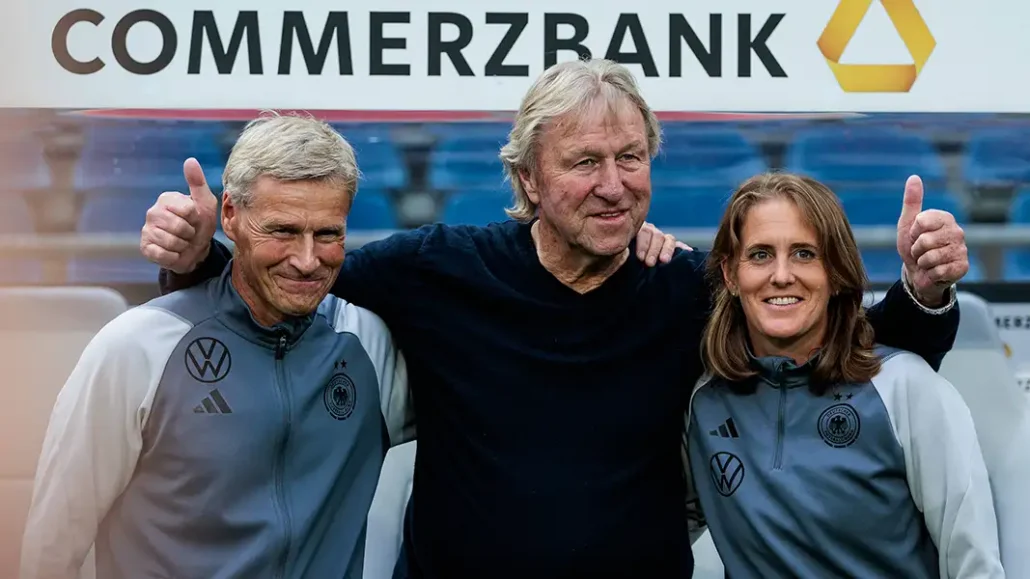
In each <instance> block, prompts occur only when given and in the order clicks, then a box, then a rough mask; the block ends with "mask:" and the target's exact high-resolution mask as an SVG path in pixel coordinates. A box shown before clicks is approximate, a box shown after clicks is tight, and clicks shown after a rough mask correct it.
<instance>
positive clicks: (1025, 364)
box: [991, 303, 1030, 395]
mask: <svg viewBox="0 0 1030 579" xmlns="http://www.w3.org/2000/svg"><path fill="white" fill-rule="evenodd" d="M991 313H992V314H994V321H995V323H996V324H997V325H998V333H1000V334H1001V339H1002V341H1004V342H1005V355H1006V356H1007V357H1008V359H1009V363H1010V364H1011V365H1012V370H1013V371H1014V372H1015V373H1016V379H1017V381H1018V382H1019V387H1020V388H1021V389H1022V390H1023V391H1024V392H1026V393H1027V395H1030V303H1025V304H991Z"/></svg>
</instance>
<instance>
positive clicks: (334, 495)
mask: <svg viewBox="0 0 1030 579" xmlns="http://www.w3.org/2000/svg"><path fill="white" fill-rule="evenodd" d="M231 267H232V265H231V264H230V266H229V267H227V268H226V270H225V273H224V274H223V275H222V276H221V277H220V278H214V279H212V280H210V281H209V282H207V283H204V284H201V285H199V286H197V287H194V288H191V289H188V290H183V291H180V292H175V293H173V294H169V295H167V296H164V297H161V298H158V299H155V300H153V301H151V302H149V303H147V304H144V305H142V306H139V307H137V308H133V309H132V310H130V311H128V312H126V313H124V314H122V315H121V316H119V317H118V318H116V319H115V320H113V321H112V322H111V323H110V324H108V325H107V326H106V327H104V328H103V329H102V330H101V331H100V332H99V333H98V334H97V335H96V336H95V337H94V339H93V340H92V342H91V343H90V344H89V345H88V346H87V347H86V349H85V351H84V352H83V354H82V357H81V359H80V361H79V363H78V365H77V366H76V367H75V369H74V371H73V372H72V374H71V377H70V378H69V379H68V381H67V383H66V384H65V386H64V388H63V390H62V391H61V393H60V395H59V396H58V399H57V402H56V405H55V408H54V410H53V414H52V417H51V420H50V425H49V428H48V431H47V435H46V439H45V442H44V447H43V451H42V456H41V457H40V461H39V469H38V472H37V475H36V484H35V492H34V494H33V499H32V506H31V510H30V513H29V517H28V525H27V529H26V533H25V538H24V545H23V555H22V563H21V565H22V576H23V577H25V578H28V579H37V578H38V579H44V578H45V579H51V578H65V577H68V578H71V577H76V576H77V572H78V569H79V567H80V566H81V565H82V562H83V560H84V559H85V557H86V555H87V553H88V552H89V550H90V548H91V546H92V545H94V543H95V546H96V564H97V577H102V578H104V579H123V578H124V579H142V578H146V577H151V578H168V579H171V578H175V579H192V578H197V579H199V578H204V579H219V578H229V577H233V578H242V577H247V578H263V579H264V578H269V579H272V578H286V577H337V578H357V577H360V576H361V568H362V561H363V554H364V543H365V528H366V521H367V515H368V509H369V506H370V504H371V502H372V497H373V494H374V492H375V489H376V485H377V482H378V480H379V472H380V467H381V465H382V462H383V457H384V455H385V452H386V450H387V449H388V447H389V445H390V444H391V443H393V444H399V443H400V442H402V441H405V440H408V439H410V438H412V436H413V432H412V421H411V416H410V414H409V412H408V408H409V407H408V400H407V397H408V394H407V392H408V391H407V376H406V371H405V365H404V360H403V359H402V357H401V356H400V354H399V353H398V352H397V351H396V350H395V348H394V345H393V342H392V339H391V337H390V334H389V332H388V331H387V329H386V326H385V325H384V324H383V322H382V321H381V320H380V319H379V318H378V317H376V316H375V315H374V314H372V313H371V312H368V311H367V310H363V309H360V308H357V307H355V306H352V305H350V304H348V303H346V302H344V301H342V300H340V299H338V298H334V297H329V298H326V299H325V300H324V301H323V303H322V304H321V306H320V307H319V309H318V311H317V313H315V314H313V315H310V316H307V317H303V318H298V319H292V320H289V321H287V322H285V323H281V324H278V325H276V326H275V327H272V328H266V327H262V326H261V325H259V324H258V323H256V322H255V321H254V319H253V318H252V316H251V314H250V310H249V309H248V308H247V306H246V305H245V304H244V302H243V301H242V299H241V298H240V296H239V294H238V293H237V292H236V290H235V289H234V288H233V286H232V283H231V281H230V273H229V272H230V270H231Z"/></svg>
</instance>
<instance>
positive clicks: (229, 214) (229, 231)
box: [222, 192, 240, 243]
mask: <svg viewBox="0 0 1030 579" xmlns="http://www.w3.org/2000/svg"><path fill="white" fill-rule="evenodd" d="M239 220H240V215H239V210H238V209H237V208H236V206H235V205H233V204H232V200H231V199H229V193H228V192H225V193H222V231H224V232H225V236H226V237H228V238H229V240H230V241H232V242H233V243H236V226H237V225H238V224H239Z"/></svg>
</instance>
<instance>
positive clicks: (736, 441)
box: [684, 348, 1004, 579]
mask: <svg viewBox="0 0 1030 579" xmlns="http://www.w3.org/2000/svg"><path fill="white" fill-rule="evenodd" d="M877 351H878V353H879V354H880V356H881V359H882V360H883V366H882V369H881V371H880V372H879V374H878V375H877V376H876V377H874V378H873V379H872V381H871V383H869V384H839V385H836V386H834V387H832V388H830V389H829V390H828V391H827V392H826V393H825V394H824V395H822V396H817V395H815V394H814V393H813V392H812V391H811V390H810V389H809V387H808V384H809V381H808V378H809V375H810V370H811V365H810V364H811V363H809V364H806V365H802V366H801V367H798V366H795V365H794V363H793V362H792V361H791V360H789V359H786V358H778V357H768V358H759V359H754V358H753V359H752V363H753V367H754V368H755V369H756V370H757V372H758V376H757V377H756V378H755V379H754V380H755V383H756V389H755V391H754V393H753V394H738V393H735V392H733V391H731V389H730V387H729V385H728V384H727V383H725V382H723V381H721V380H718V379H712V378H711V377H710V376H707V377H703V378H702V379H701V381H700V382H699V385H698V387H697V388H696V390H695V391H694V393H693V396H692V399H691V404H690V410H689V411H688V414H687V425H686V426H687V430H686V434H685V436H684V451H685V457H687V458H688V459H689V461H688V467H687V468H688V471H687V472H688V477H689V478H691V485H690V488H691V492H696V495H692V496H691V497H688V511H690V515H691V517H692V519H693V523H694V526H695V528H696V529H698V530H700V529H701V528H703V526H704V525H705V524H707V525H708V526H709V528H710V531H711V533H712V539H713V540H714V543H715V546H716V548H717V549H718V551H719V555H720V557H721V558H722V560H723V564H724V566H725V568H726V571H727V574H728V576H729V577H732V578H733V579H774V578H780V577H783V578H788V577H800V578H806V579H807V578H812V579H824V578H827V577H861V578H863V579H872V578H900V577H904V578H906V579H924V578H925V579H930V578H937V577H950V578H973V577H976V578H978V579H995V578H1001V577H1004V571H1003V570H1002V567H1001V562H1000V554H999V546H998V530H997V520H996V518H995V511H994V503H993V498H992V495H991V487H990V482H989V480H988V476H987V469H986V467H985V466H984V460H983V456H982V454H981V452H980V446H979V443H978V442H977V436H976V430H975V429H974V427H973V419H972V417H971V416H970V413H969V409H968V407H967V406H966V404H965V403H964V402H963V400H962V397H961V395H960V394H959V393H958V392H957V391H956V390H955V388H954V387H953V386H952V385H951V384H950V383H949V382H948V381H947V380H945V379H944V378H942V377H941V376H940V375H938V374H937V373H936V372H934V371H933V369H932V368H931V367H930V366H929V365H928V364H927V363H926V362H925V361H924V360H923V359H922V358H920V357H919V356H916V355H915V354H911V353H909V352H903V351H899V350H890V349H887V348H878V349H877ZM702 512H703V516H702ZM699 534H700V533H698V535H699Z"/></svg>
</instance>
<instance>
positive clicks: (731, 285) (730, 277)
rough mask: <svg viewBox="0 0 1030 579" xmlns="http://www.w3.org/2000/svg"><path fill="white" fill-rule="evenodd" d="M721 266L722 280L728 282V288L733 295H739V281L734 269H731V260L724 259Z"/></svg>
mask: <svg viewBox="0 0 1030 579" xmlns="http://www.w3.org/2000/svg"><path fill="white" fill-rule="evenodd" d="M719 267H720V269H722V282H723V283H724V284H726V289H727V290H728V291H729V292H730V294H731V295H734V296H735V295H737V282H736V279H735V276H734V272H733V270H731V269H730V264H729V260H726V259H724V260H722V264H721V265H720V266H719Z"/></svg>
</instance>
